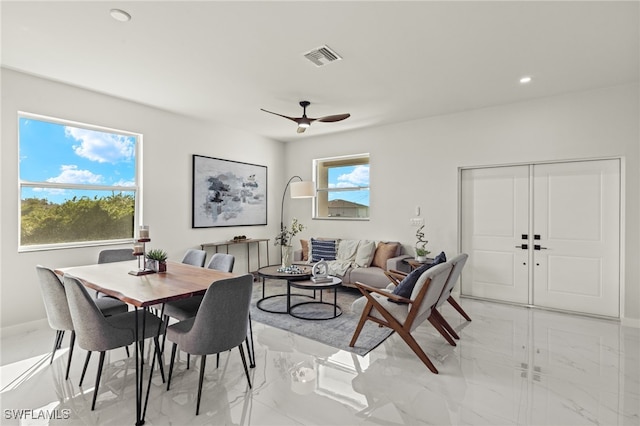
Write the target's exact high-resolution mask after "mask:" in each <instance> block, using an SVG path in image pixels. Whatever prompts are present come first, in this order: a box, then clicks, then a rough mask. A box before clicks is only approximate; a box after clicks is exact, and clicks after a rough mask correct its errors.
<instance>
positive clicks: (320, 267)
mask: <svg viewBox="0 0 640 426" xmlns="http://www.w3.org/2000/svg"><path fill="white" fill-rule="evenodd" d="M328 270H329V266H328V265H327V262H325V260H324V259H321V260H320V262H316V264H315V265H313V269H312V270H311V275H313V276H312V277H311V281H313V282H314V283H330V282H332V281H333V280H332V278H331V277H330V276H329V272H328Z"/></svg>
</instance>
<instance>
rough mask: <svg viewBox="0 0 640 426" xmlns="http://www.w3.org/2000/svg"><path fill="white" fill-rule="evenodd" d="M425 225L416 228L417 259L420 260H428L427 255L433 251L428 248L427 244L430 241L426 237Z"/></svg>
mask: <svg viewBox="0 0 640 426" xmlns="http://www.w3.org/2000/svg"><path fill="white" fill-rule="evenodd" d="M423 229H424V225H422V226H421V227H420V228H418V229H417V230H416V239H417V241H416V260H417V261H418V262H426V261H427V255H428V254H429V253H431V252H430V251H429V250H427V244H428V243H429V241H427V240H425V239H424V232H423Z"/></svg>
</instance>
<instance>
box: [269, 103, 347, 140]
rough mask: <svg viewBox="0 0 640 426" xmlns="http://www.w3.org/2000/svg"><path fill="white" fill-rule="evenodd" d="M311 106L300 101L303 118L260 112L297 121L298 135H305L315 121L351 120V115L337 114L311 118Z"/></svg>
mask: <svg viewBox="0 0 640 426" xmlns="http://www.w3.org/2000/svg"><path fill="white" fill-rule="evenodd" d="M309 105H311V102H309V101H300V106H301V107H302V117H288V116H286V115H282V114H278V113H277V112H271V111H267V110H266V109H263V108H260V110H262V111H264V112H268V113H269V114H274V115H279V116H280V117H284V118H287V119H289V120H291V121H295V122H296V123H298V133H304V131H305V130H307V127H309V126H311V123H313V122H314V121H321V122H324V123H332V122H334V121H341V120H344V119H345V118H349V117H350V116H351V114H336V115H327V116H326V117H320V118H309V117H307V107H308V106H309Z"/></svg>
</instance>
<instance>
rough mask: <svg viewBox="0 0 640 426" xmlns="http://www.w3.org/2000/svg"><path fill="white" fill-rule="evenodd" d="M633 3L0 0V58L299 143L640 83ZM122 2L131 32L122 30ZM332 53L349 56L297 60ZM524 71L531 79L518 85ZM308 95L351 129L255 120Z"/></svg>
mask: <svg viewBox="0 0 640 426" xmlns="http://www.w3.org/2000/svg"><path fill="white" fill-rule="evenodd" d="M639 4H640V3H639V2H638V1H627V2H612V1H600V2H597V1H595V2H575V1H567V2H561V1H556V2H551V1H549V2H538V1H532V2H519V1H511V2H505V1H502V2H485V1H472V2H454V1H449V2H430V1H407V2H398V1H352V2H337V1H334V2H331V1H319V2H312V1H282V2H271V1H256V2H246V1H233V2H232V1H227V2H222V1H194V2H187V1H175V2H166V1H129V2H126V1H114V2H93V1H84V2H78V1H69V2H58V1H44V2H31V1H5V0H3V1H2V4H1V7H2V9H1V14H2V40H1V41H2V51H1V56H2V66H4V67H7V68H10V69H15V70H19V71H24V72H27V73H31V74H35V75H38V76H42V77H46V78H50V79H53V80H57V81H62V82H67V83H70V84H74V85H77V86H80V87H84V88H88V89H92V90H95V91H98V92H102V93H107V94H110V95H113V96H117V97H120V98H124V99H129V100H132V101H136V102H140V103H143V104H146V105H151V106H154V107H158V108H162V109H165V110H169V111H173V112H176V113H180V114H185V115H189V116H194V117H198V118H201V119H205V120H211V121H214V122H219V123H223V124H225V125H228V126H232V127H236V128H241V129H245V130H247V131H249V132H251V133H255V134H259V135H264V136H266V137H269V138H273V139H276V140H282V141H296V140H300V139H301V138H308V137H313V136H314V135H321V134H328V133H331V132H342V131H347V130H352V129H359V128H363V127H368V126H378V125H383V124H389V123H397V122H402V121H406V120H412V119H417V118H422V117H428V116H433V115H439V114H444V113H451V112H455V111H464V110H469V109H475V108H482V107H486V106H491V105H497V104H505V103H511V102H518V101H521V100H526V99H532V98H537V97H543V96H551V95H555V94H559V93H567V92H574V91H581V90H588V89H593V88H598V87H607V86H613V85H620V84H627V83H630V82H638V74H639V67H638V63H639V59H638V57H639V51H640V46H639V37H640V36H639V26H640V25H639V20H640V13H639ZM114 7H117V8H121V9H123V10H126V11H127V12H128V13H130V14H131V16H132V19H131V21H130V22H126V23H123V22H118V21H116V20H114V19H112V18H111V16H110V15H109V10H110V9H111V8H114ZM325 44H326V45H328V46H330V47H331V48H332V49H333V50H335V51H336V52H337V53H339V54H340V55H341V56H342V57H343V58H344V59H343V60H341V61H337V62H333V63H330V64H327V65H325V66H323V67H316V66H315V65H313V64H312V63H311V62H309V61H308V60H307V59H305V58H304V57H303V55H302V54H303V53H305V52H307V51H309V50H311V49H314V48H316V47H319V46H321V45H325ZM523 75H532V76H533V79H534V80H533V82H532V83H531V84H529V85H520V84H519V83H518V80H519V78H520V77H521V76H523ZM301 100H309V101H311V106H310V107H309V108H308V110H307V113H308V115H309V116H310V117H320V116H325V115H332V114H339V113H346V112H349V113H351V118H349V119H347V120H345V121H341V122H338V123H314V124H313V125H312V126H311V128H310V129H308V130H307V132H306V133H304V134H297V133H296V124H295V123H293V122H291V121H289V120H286V119H283V118H280V117H277V116H274V115H271V114H267V113H264V112H262V111H260V108H265V109H267V110H270V111H275V112H279V113H281V114H284V115H289V116H300V115H301V113H302V109H301V108H300V107H299V105H298V102H299V101H301ZM33 112H37V111H33ZM64 118H70V117H64ZM71 118H72V117H71Z"/></svg>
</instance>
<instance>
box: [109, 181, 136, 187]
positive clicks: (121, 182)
mask: <svg viewBox="0 0 640 426" xmlns="http://www.w3.org/2000/svg"><path fill="white" fill-rule="evenodd" d="M113 186H136V183H135V181H132V180H119V181H117V182H114V183H113Z"/></svg>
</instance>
